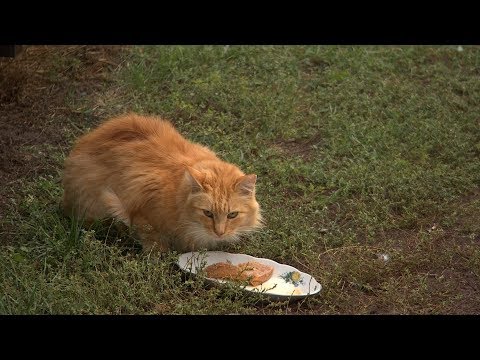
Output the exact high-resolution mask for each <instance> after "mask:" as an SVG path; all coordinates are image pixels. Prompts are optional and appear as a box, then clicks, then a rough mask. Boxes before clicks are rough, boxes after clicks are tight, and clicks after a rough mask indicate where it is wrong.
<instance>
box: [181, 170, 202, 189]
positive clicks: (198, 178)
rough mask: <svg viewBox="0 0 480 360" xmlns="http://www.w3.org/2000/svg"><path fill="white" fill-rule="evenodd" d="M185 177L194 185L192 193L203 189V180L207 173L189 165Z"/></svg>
mask: <svg viewBox="0 0 480 360" xmlns="http://www.w3.org/2000/svg"><path fill="white" fill-rule="evenodd" d="M185 177H186V178H187V179H188V182H189V184H190V185H191V186H192V193H197V192H200V191H203V186H202V182H203V180H204V179H205V174H204V173H202V172H200V171H198V170H196V169H194V168H191V167H187V171H185Z"/></svg>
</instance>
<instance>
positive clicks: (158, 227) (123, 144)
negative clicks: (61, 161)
mask: <svg viewBox="0 0 480 360" xmlns="http://www.w3.org/2000/svg"><path fill="white" fill-rule="evenodd" d="M256 179H257V176H256V175H255V174H250V175H245V174H244V173H243V172H242V171H241V170H240V169H239V168H238V167H237V166H235V165H233V164H230V163H228V162H225V161H222V160H221V159H219V158H218V157H217V156H216V155H215V153H214V152H212V151H211V150H209V149H208V148H207V147H205V146H202V145H199V144H195V143H192V142H190V141H188V140H186V139H185V138H184V137H182V135H181V134H180V133H179V132H177V130H176V129H175V128H174V127H173V125H172V124H171V123H170V122H169V121H166V120H163V119H160V118H157V117H149V116H140V115H136V114H128V115H123V116H119V117H116V118H113V119H110V120H108V121H106V122H105V123H103V124H101V125H100V126H99V127H98V128H96V129H94V130H93V131H91V132H89V133H88V134H86V135H84V136H82V137H81V138H80V139H79V140H78V141H77V143H76V145H75V146H74V148H73V150H72V151H71V153H70V155H69V156H68V158H67V159H66V160H65V169H64V176H63V187H64V197H63V208H64V210H65V211H66V212H68V213H69V214H70V215H73V216H78V217H81V218H84V219H85V220H86V221H92V220H96V219H104V218H109V217H114V218H116V219H118V220H120V221H122V222H123V223H125V224H126V225H127V226H131V227H134V228H135V229H136V231H137V233H138V235H139V238H140V241H141V243H142V246H143V248H144V250H146V251H151V250H154V251H160V252H164V251H167V250H168V249H175V250H177V251H193V250H199V249H212V248H214V247H215V246H216V245H217V244H219V243H221V242H227V241H235V240H237V239H239V237H240V235H241V234H244V233H248V232H250V231H254V230H255V229H257V228H259V227H260V226H261V222H262V217H261V214H260V208H259V205H258V203H257V201H256V198H255V183H256Z"/></svg>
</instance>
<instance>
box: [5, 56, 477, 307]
mask: <svg viewBox="0 0 480 360" xmlns="http://www.w3.org/2000/svg"><path fill="white" fill-rule="evenodd" d="M67 63H69V62H67ZM73 63H74V64H76V63H75V62H73ZM56 66H62V64H57V65H56ZM479 66H480V49H478V48H476V47H466V48H465V50H464V51H463V52H458V51H457V50H456V48H455V47H365V46H357V47H332V46H246V47H239V46H231V47H224V46H187V47H172V46H153V47H135V48H133V49H132V52H131V53H130V54H129V55H128V56H127V57H126V58H125V62H124V65H123V66H122V67H121V68H120V69H119V70H118V71H117V72H116V73H114V75H113V76H114V78H115V81H114V83H113V85H109V88H108V89H106V90H105V91H104V93H103V97H102V96H100V97H101V103H102V107H101V108H100V109H99V110H98V111H99V112H101V114H102V115H104V114H108V115H113V114H114V113H117V112H121V111H130V110H131V111H136V112H140V113H145V114H147V113H149V114H159V115H162V116H164V117H166V118H169V119H171V120H172V121H173V123H174V124H175V125H176V126H177V127H178V129H179V130H180V131H181V132H182V133H183V134H184V135H185V136H186V137H187V138H189V139H191V140H194V141H197V142H200V143H202V144H205V145H208V146H209V147H211V148H212V149H213V150H215V151H216V152H217V153H218V154H219V155H220V156H221V157H223V158H224V159H225V160H227V161H231V162H233V163H236V164H238V165H239V166H240V167H241V168H242V169H243V170H244V171H245V172H252V173H256V174H257V175H258V190H257V192H258V195H257V196H258V200H259V202H260V204H261V206H262V208H263V213H264V217H265V219H266V222H267V227H266V228H265V229H264V231H263V232H261V233H259V234H256V235H254V236H250V237H249V238H248V239H246V240H245V241H243V242H242V243H240V244H237V245H233V246H231V247H230V248H228V250H229V251H232V252H242V253H248V254H251V255H254V256H260V257H267V258H271V259H274V260H276V261H279V262H283V263H288V264H290V265H293V266H295V267H297V268H299V269H301V270H302V271H306V272H308V273H310V274H312V275H313V276H314V277H315V278H316V279H317V280H318V281H319V282H320V283H321V284H322V285H323V288H324V289H323V290H322V292H321V295H320V296H318V297H316V298H311V299H307V300H306V301H304V302H300V303H295V304H287V303H271V304H268V303H264V302H260V301H259V299H257V298H250V297H248V296H246V295H245V294H244V293H242V292H240V291H238V290H236V289H234V288H208V287H206V286H205V284H204V283H203V282H202V281H201V280H200V279H191V278H190V279H186V278H185V277H184V276H182V274H181V273H180V272H179V271H178V270H177V269H176V268H175V266H174V262H175V258H176V254H175V253H171V254H168V255H166V256H165V257H164V258H162V259H160V260H158V259H152V258H149V257H148V256H145V255H142V254H140V253H139V252H138V247H137V246H135V243H134V241H132V240H131V239H130V238H129V235H128V234H125V233H121V232H116V231H111V232H109V231H108V229H109V228H110V226H109V224H103V225H102V224H97V225H96V226H95V227H94V228H92V229H84V228H82V226H81V224H76V223H72V222H69V220H67V219H65V218H63V217H62V216H61V214H60V213H59V211H58V209H57V203H58V201H59V199H60V197H61V191H62V190H61V188H60V186H59V183H58V178H59V177H60V176H61V159H62V157H63V156H64V155H61V154H60V152H58V151H57V152H56V151H55V150H53V149H50V150H51V154H50V156H51V157H53V158H55V159H57V164H58V167H57V173H56V174H53V175H52V176H51V177H42V178H37V179H31V181H29V182H27V183H25V184H23V188H22V190H20V188H19V190H17V192H18V193H19V194H21V196H22V197H23V200H22V201H21V202H20V203H18V204H14V205H13V206H12V211H11V214H10V216H8V217H7V219H5V220H3V221H5V222H10V223H12V224H14V225H15V234H14V239H15V241H14V242H13V245H8V246H5V248H4V251H2V252H1V253H0V269H1V270H0V284H1V286H2V288H4V289H6V291H4V292H3V295H2V297H0V313H8V314H10V313H13V314H18V313H22V314H23V313H33V314H38V313H54V314H58V313H75V314H77V313H80V314H85V313H95V314H104V313H107V314H143V313H162V314H230V313H237V314H258V313H268V314H272V313H273V314H284V313H288V314H290V313H299V314H363V313H399V314H408V313H415V314H427V313H434V314H435V313H436V314H438V313H479V312H480V300H479V296H478V291H479V290H480V279H479V276H480V248H479V239H480V227H479V225H478V222H477V219H478V216H479V215H480V195H479V194H480V193H479V192H478V188H479V184H480V161H479V154H480V145H479V144H480V132H479V131H478V129H479V125H480V123H479V118H480V83H479V82H478V75H479V73H478V68H479ZM112 89H114V90H112ZM111 94H115V96H111ZM91 101H92V103H93V101H94V100H91ZM72 102H73V100H72ZM72 106H73V105H72ZM75 106H78V104H75ZM84 106H85V107H88V103H86V104H84ZM72 131H73V130H72ZM381 254H388V256H389V258H388V259H389V260H388V261H384V260H382V258H381V257H380V255H381Z"/></svg>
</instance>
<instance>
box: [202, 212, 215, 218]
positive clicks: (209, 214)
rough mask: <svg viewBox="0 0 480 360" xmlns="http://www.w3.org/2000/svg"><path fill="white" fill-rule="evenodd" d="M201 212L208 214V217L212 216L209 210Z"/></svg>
mask: <svg viewBox="0 0 480 360" xmlns="http://www.w3.org/2000/svg"><path fill="white" fill-rule="evenodd" d="M203 213H204V214H205V216H208V217H209V218H213V213H212V212H211V211H208V210H203Z"/></svg>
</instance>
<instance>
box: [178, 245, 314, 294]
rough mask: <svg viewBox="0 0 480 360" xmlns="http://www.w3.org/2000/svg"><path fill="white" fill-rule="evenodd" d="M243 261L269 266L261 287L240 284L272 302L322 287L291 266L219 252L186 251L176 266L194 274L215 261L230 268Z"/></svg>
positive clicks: (210, 279) (312, 292) (214, 280)
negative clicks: (265, 296)
mask: <svg viewBox="0 0 480 360" xmlns="http://www.w3.org/2000/svg"><path fill="white" fill-rule="evenodd" d="M247 261H257V262H259V263H262V264H266V265H270V266H273V274H272V277H271V278H270V279H269V280H267V281H266V282H264V283H263V284H261V285H258V286H244V285H241V287H242V288H243V289H244V290H246V291H251V292H258V293H262V294H265V295H268V296H269V297H270V298H272V299H275V300H286V299H292V300H294V299H302V298H305V297H307V296H312V295H316V294H318V293H319V292H320V290H321V289H322V286H321V285H320V284H319V283H318V282H317V281H316V280H315V279H314V278H313V276H311V275H309V274H306V273H304V272H301V271H299V270H297V269H295V268H294V267H293V266H290V265H285V264H279V263H277V262H276V261H273V260H270V259H265V258H256V257H253V256H250V255H245V254H231V253H227V252H223V251H203V252H188V253H185V254H182V255H180V257H179V258H178V262H177V264H178V266H179V267H180V268H181V269H182V270H184V271H186V272H189V273H192V274H197V273H198V272H200V271H201V270H202V269H203V268H205V267H207V266H209V265H212V264H215V263H218V262H230V263H231V264H232V265H237V264H240V263H244V262H247ZM206 279H208V280H209V281H212V282H216V283H221V284H222V283H225V282H227V280H220V279H212V278H206Z"/></svg>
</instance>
